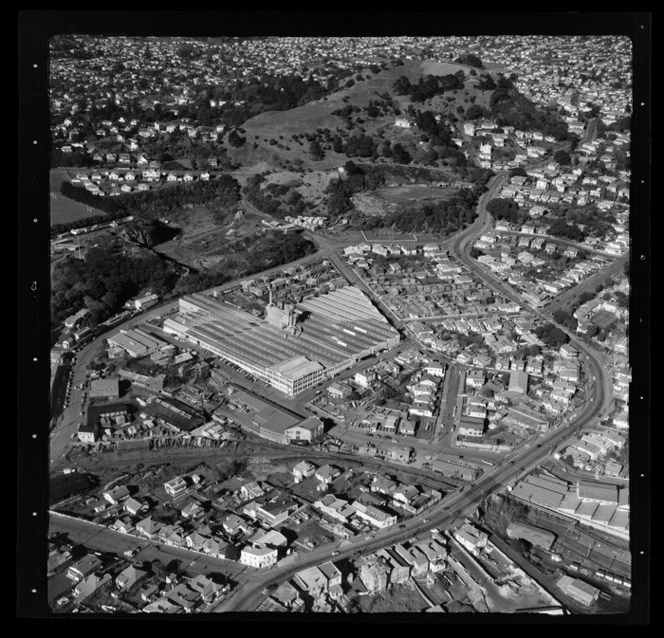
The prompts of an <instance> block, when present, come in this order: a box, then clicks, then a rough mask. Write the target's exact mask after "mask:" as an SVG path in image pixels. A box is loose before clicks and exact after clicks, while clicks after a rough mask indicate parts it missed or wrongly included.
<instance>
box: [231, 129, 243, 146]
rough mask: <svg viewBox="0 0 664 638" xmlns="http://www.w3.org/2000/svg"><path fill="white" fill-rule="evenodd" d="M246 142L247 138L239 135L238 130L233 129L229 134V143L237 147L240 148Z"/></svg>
mask: <svg viewBox="0 0 664 638" xmlns="http://www.w3.org/2000/svg"><path fill="white" fill-rule="evenodd" d="M244 142H245V138H244V137H241V136H240V135H238V133H237V131H235V130H233V131H231V132H230V133H229V135H228V143H229V144H230V145H231V146H233V147H235V148H240V146H242V145H243V144H244Z"/></svg>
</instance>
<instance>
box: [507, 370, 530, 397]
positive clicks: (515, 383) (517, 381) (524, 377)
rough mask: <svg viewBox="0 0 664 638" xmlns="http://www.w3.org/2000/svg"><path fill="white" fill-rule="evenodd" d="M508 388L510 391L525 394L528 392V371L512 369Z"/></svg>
mask: <svg viewBox="0 0 664 638" xmlns="http://www.w3.org/2000/svg"><path fill="white" fill-rule="evenodd" d="M508 389H509V391H510V392H518V393H520V394H526V392H528V373H527V372H524V371H523V370H512V371H511V372H510V382H509V388H508Z"/></svg>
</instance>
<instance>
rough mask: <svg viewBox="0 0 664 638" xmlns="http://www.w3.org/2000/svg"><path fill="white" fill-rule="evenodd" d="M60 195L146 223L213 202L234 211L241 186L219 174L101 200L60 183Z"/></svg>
mask: <svg viewBox="0 0 664 638" xmlns="http://www.w3.org/2000/svg"><path fill="white" fill-rule="evenodd" d="M60 192H61V193H62V194H63V195H64V196H65V197H68V198H70V199H73V200H74V201H76V202H79V203H81V204H85V205H87V206H92V207H93V208H96V209H97V210H101V211H102V212H104V213H106V214H108V215H113V216H117V217H119V216H126V215H136V216H138V217H144V218H146V219H155V218H158V217H164V216H168V215H169V214H170V213H174V212H177V211H180V210H181V209H182V208H184V207H187V206H197V205H203V204H209V203H212V202H214V203H215V204H218V205H219V206H221V207H226V208H228V207H233V206H235V205H237V203H238V201H239V199H240V185H239V183H238V182H237V180H236V179H235V178H234V177H232V176H231V175H228V174H227V173H222V174H221V175H219V176H217V177H214V178H211V179H209V180H208V181H204V180H198V181H194V182H190V183H188V184H187V183H176V184H172V185H170V184H169V185H166V186H163V187H161V188H159V189H156V190H149V191H142V192H136V193H127V194H123V195H117V196H114V197H109V196H105V197H101V196H99V195H94V194H92V193H90V192H89V191H88V190H87V189H85V188H83V187H82V186H76V185H74V184H72V183H71V182H69V181H63V182H62V185H61V186H60Z"/></svg>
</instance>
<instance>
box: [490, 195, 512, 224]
mask: <svg viewBox="0 0 664 638" xmlns="http://www.w3.org/2000/svg"><path fill="white" fill-rule="evenodd" d="M486 209H487V211H488V212H489V213H490V214H491V215H493V216H494V217H495V218H496V219H506V220H507V221H509V222H516V221H517V219H518V214H519V205H518V204H517V203H516V202H515V201H514V200H511V199H506V198H502V197H496V198H494V199H492V200H491V201H489V203H488V204H487V205H486Z"/></svg>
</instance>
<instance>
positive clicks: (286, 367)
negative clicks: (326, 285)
mask: <svg viewBox="0 0 664 638" xmlns="http://www.w3.org/2000/svg"><path fill="white" fill-rule="evenodd" d="M164 330H165V331H166V332H169V333H171V334H175V335H177V336H178V337H179V338H181V339H186V340H188V341H190V342H193V343H194V344H196V345H198V346H201V347H203V348H205V349H206V350H208V351H209V352H211V353H213V354H215V355H216V356H218V357H220V358H222V359H225V360H227V361H230V362H231V363H234V364H235V365H237V366H239V367H240V368H242V369H243V370H246V371H247V372H249V373H250V374H253V375H254V376H256V377H258V378H260V379H262V380H263V381H265V382H267V383H268V384H270V385H272V386H273V387H275V388H277V389H278V390H280V391H281V392H283V393H284V394H286V395H288V396H295V395H297V394H299V393H301V392H303V391H304V390H307V389H309V388H311V387H313V386H315V385H317V384H319V383H321V382H322V381H324V380H325V379H328V378H330V377H333V376H334V375H336V374H338V373H339V372H341V371H342V370H345V369H347V368H349V367H350V366H352V365H353V364H354V363H355V362H356V361H358V360H359V359H360V358H362V357H364V356H366V355H369V354H375V353H376V352H378V351H379V350H381V349H383V348H393V347H394V346H396V345H397V344H398V343H399V333H398V332H397V331H396V330H395V329H394V328H393V327H392V326H391V325H390V324H389V323H388V322H387V320H386V319H385V318H384V317H383V316H382V315H381V314H380V312H379V311H378V310H377V309H376V308H374V306H373V305H372V304H371V302H370V300H369V299H368V298H367V297H366V296H365V295H364V294H363V293H362V292H361V291H360V290H358V289H357V288H355V287H352V286H347V287H344V288H341V289H339V290H335V291H333V292H330V293H327V294H324V295H321V296H319V297H315V298H311V299H307V300H305V301H303V302H302V303H300V304H297V305H295V306H290V307H288V308H286V307H277V306H275V305H274V304H273V303H272V302H270V304H268V307H267V309H266V316H265V319H260V318H258V317H256V316H254V315H253V314H251V313H249V312H245V311H244V310H241V309H239V308H237V307H235V306H233V305H231V304H229V303H226V302H224V301H222V300H220V299H217V298H214V297H211V296H208V295H204V294H200V293H195V294H192V295H187V296H185V297H182V298H181V299H180V302H179V313H178V314H177V315H176V316H174V317H171V318H169V319H167V320H166V321H165V322H164Z"/></svg>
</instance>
